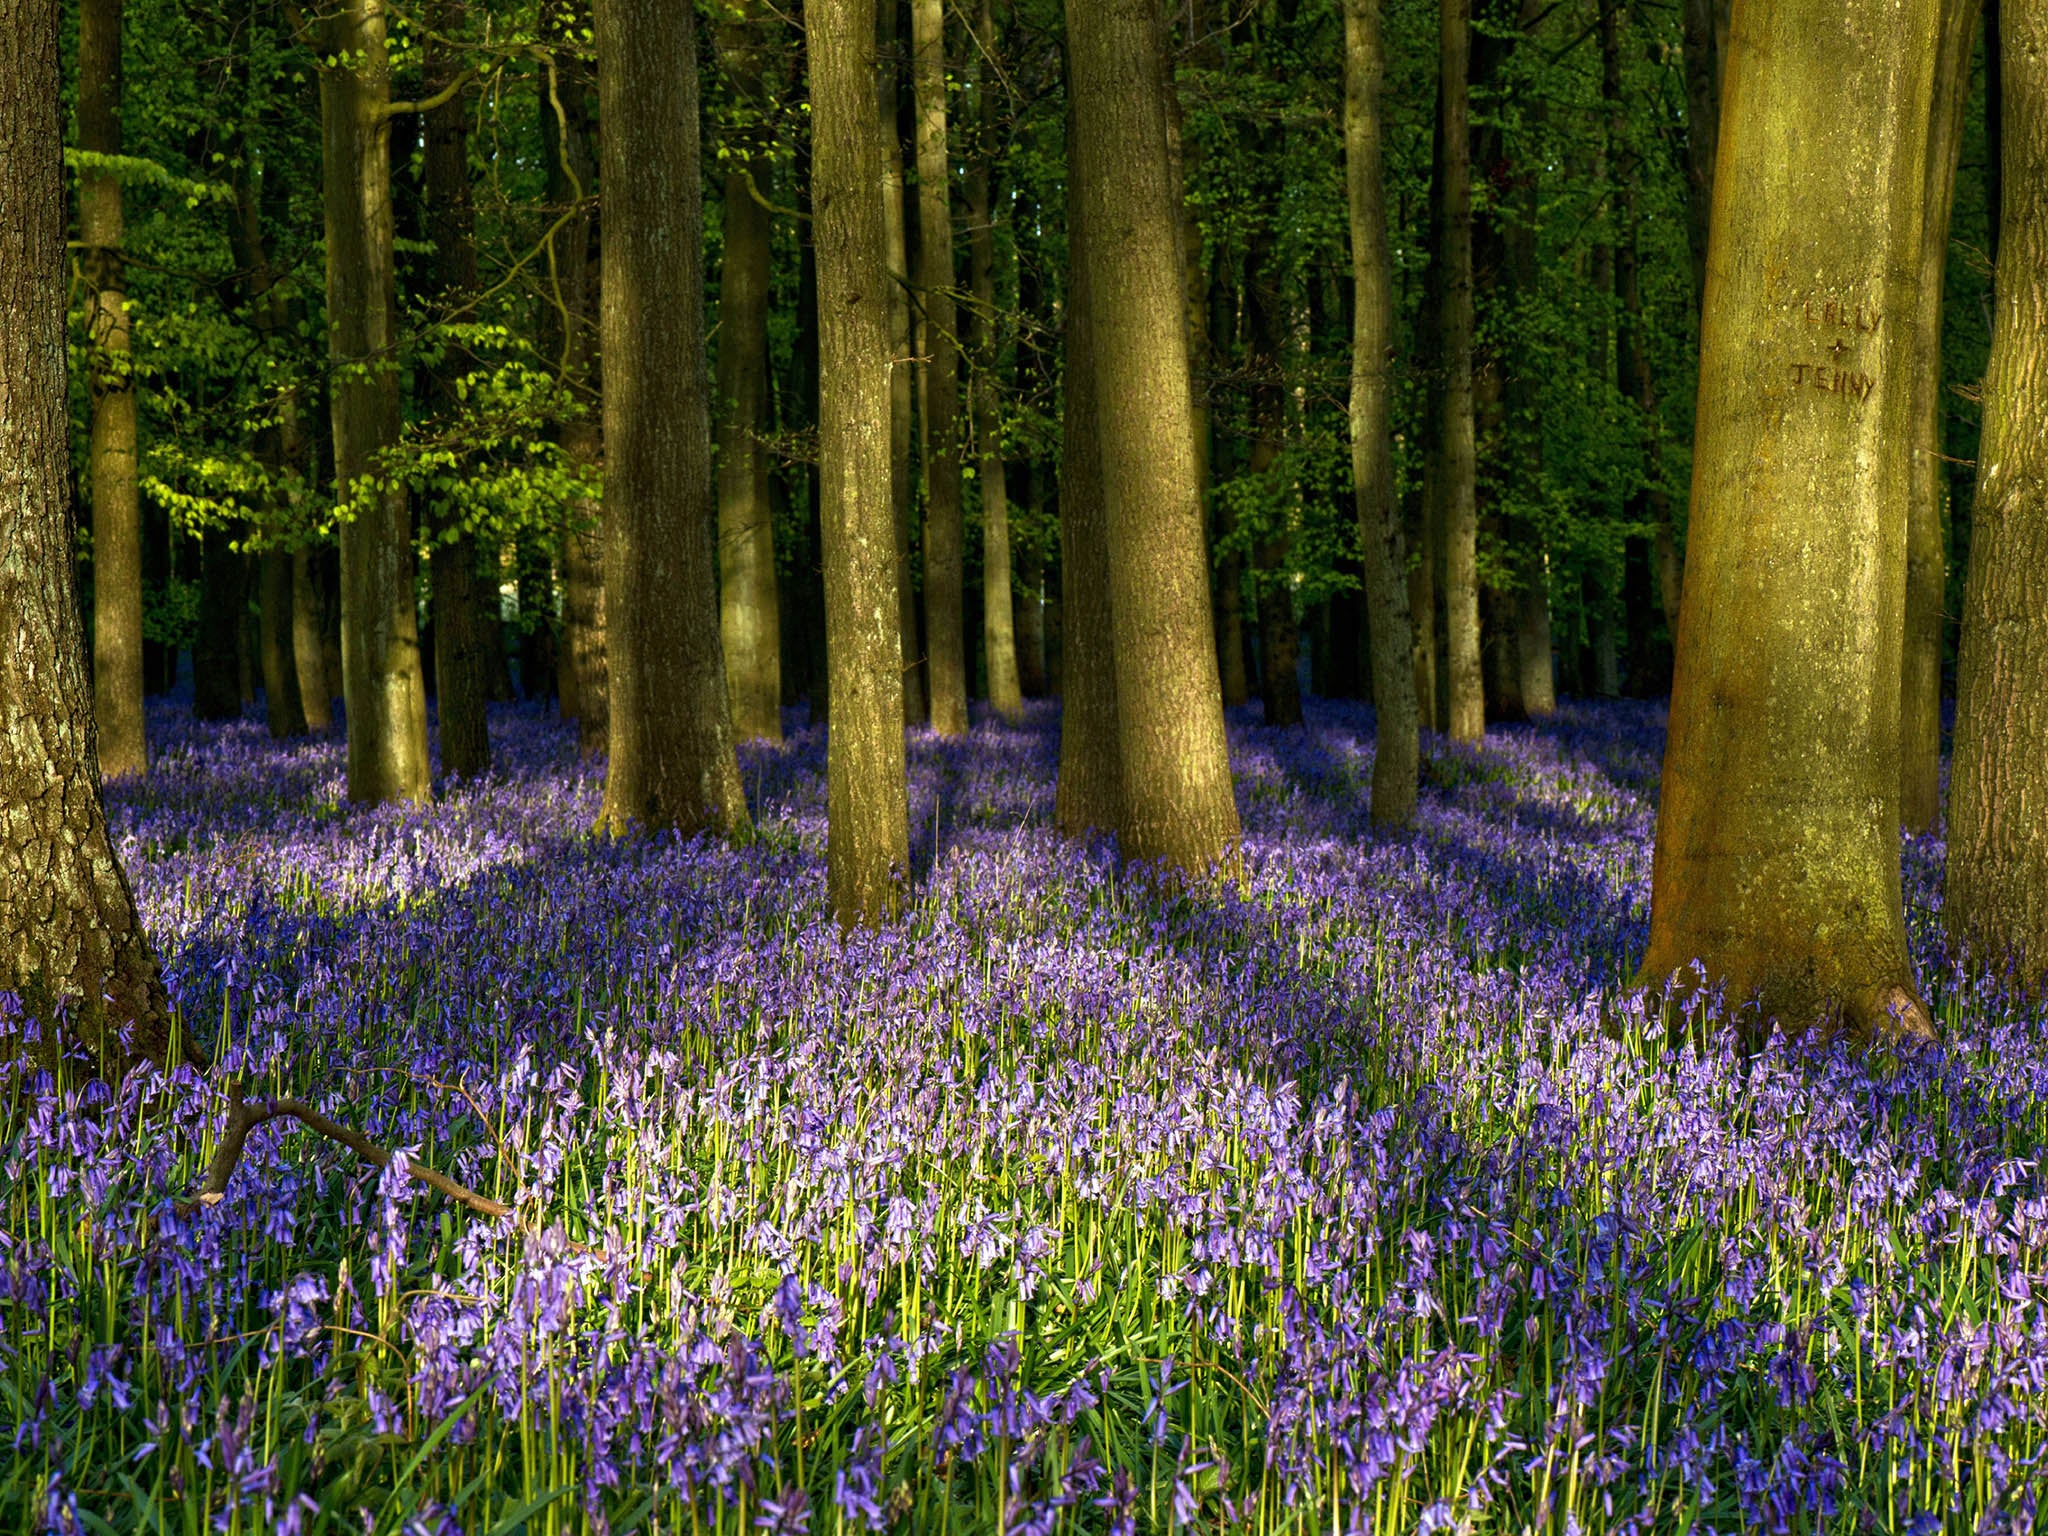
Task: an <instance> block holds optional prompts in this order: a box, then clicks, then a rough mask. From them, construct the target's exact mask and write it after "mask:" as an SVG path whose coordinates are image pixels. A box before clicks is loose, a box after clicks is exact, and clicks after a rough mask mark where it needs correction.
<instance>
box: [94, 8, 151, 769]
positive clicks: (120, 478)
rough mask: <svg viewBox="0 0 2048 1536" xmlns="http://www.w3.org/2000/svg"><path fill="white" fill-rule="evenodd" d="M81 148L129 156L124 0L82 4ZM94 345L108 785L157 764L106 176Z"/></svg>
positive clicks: (100, 661) (99, 195)
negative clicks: (124, 145)
mask: <svg viewBox="0 0 2048 1536" xmlns="http://www.w3.org/2000/svg"><path fill="white" fill-rule="evenodd" d="M78 147H79V148H80V149H82V150H84V151H85V152H86V153H87V154H89V155H118V154H120V153H121V0H82V3H81V4H80V6H79V9H78ZM78 240H79V244H80V246H81V247H82V248H83V250H82V256H83V263H84V268H85V278H86V283H87V290H88V298H87V302H86V322H87V326H86V329H87V334H88V336H89V337H90V338H91V342H92V350H91V352H90V354H89V362H88V374H87V377H88V380H89V382H90V386H91V400H92V426H91V440H90V443H89V446H88V447H87V450H86V458H87V464H88V469H87V475H88V480H89V485H90V495H91V497H92V607H93V630H92V633H93V656H92V659H93V709H94V713H95V714H96V715H97V717H98V724H99V744H100V771H101V772H102V773H104V774H105V775H106V776H107V777H108V778H110V779H113V778H120V777H122V776H123V775H126V774H139V773H141V772H143V771H144V770H145V768H146V767H147V765H148V752H147V743H146V741H145V740H144V735H143V722H142V691H143V690H142V509H141V503H140V500H139V498H138V497H137V495H136V488H135V456H136V410H135V381H134V377H133V375H132V374H131V372H130V370H129V355H128V328H129V309H128V295H127V292H126V288H127V282H126V279H125V278H124V276H123V273H122V261H121V247H122V221H121V182H120V179H119V178H118V177H116V176H114V175H112V174H111V173H108V172H105V171H94V170H92V169H90V168H87V169H84V170H81V171H80V173H79V177H78Z"/></svg>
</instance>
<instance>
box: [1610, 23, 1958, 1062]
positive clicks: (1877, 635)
mask: <svg viewBox="0 0 2048 1536" xmlns="http://www.w3.org/2000/svg"><path fill="white" fill-rule="evenodd" d="M1937 19H1938V18H1937V10H1936V0H1919V3H1917V4H1912V5H1906V6H1893V5H1885V4H1879V3H1877V0H1855V3H1853V4H1851V5H1850V6H1849V7H1848V8H1847V9H1846V10H1845V9H1844V8H1843V6H1842V5H1841V3H1840V0H1742V4H1741V5H1740V6H1739V8H1738V9H1737V11H1736V13H1735V17H1734V22H1733V26H1732V30H1731V33H1730V49H1731V52H1730V55H1729V59H1728V64H1727V70H1726V76H1725V94H1724V97H1723V101H1722V108H1723V113H1722V120H1723V124H1724V129H1723V133H1722V142H1721V151H1722V154H1721V163H1720V165H1719V168H1718V172H1717V181H1716V186H1717V191H1716V195H1715V209H1714V227H1713V234H1712V239H1711V243H1710V249H1709V252H1708V261H1707V302H1706V315H1705V331H1704V337H1703V342H1702V346H1701V358H1700V383H1699V406H1698V414H1697V429H1696V437H1695V442H1694V451H1693V466H1694V467H1693V496H1692V507H1693V513H1692V531H1691V554H1690V559H1689V561H1688V564H1689V566H1690V569H1689V570H1688V572H1687V575H1686V583H1685V598H1684V603H1683V606H1682V610H1681V615H1680V619H1679V633H1678V657H1677V676H1676V682H1675V686H1674V688H1673V693H1672V701H1671V729H1670V738H1669V743H1668V745H1667V747H1666V750H1665V757H1664V771H1663V792H1662V796H1661V799H1660V802H1659V807H1658V817H1657V849H1656V861H1655V870H1654V875H1653V882H1652V896H1651V913H1650V944H1649V953H1648V956H1647V957H1646V959H1645V960H1644V963H1643V973H1642V980H1643V981H1644V982H1645V983H1649V984H1655V983H1660V982H1662V981H1664V980H1666V979H1667V978H1673V977H1678V978H1681V984H1682V985H1686V986H1690V984H1691V982H1690V979H1689V976H1690V968H1691V967H1693V966H1694V965H1695V963H1697V965H1698V966H1699V968H1700V969H1701V970H1702V971H1703V972H1704V975H1705V980H1706V982H1707V983H1708V984H1710V985H1712V984H1725V986H1726V988H1727V993H1728V997H1729V999H1730V1003H1731V1006H1734V1005H1740V1004H1743V1003H1745V1002H1748V1001H1751V1000H1754V1001H1756V1002H1757V1003H1758V1004H1759V1005H1760V1007H1761V1009H1762V1012H1763V1014H1764V1015H1765V1016H1766V1017H1771V1018H1775V1019H1777V1020H1779V1021H1781V1022H1782V1023H1783V1024H1784V1025H1785V1026H1786V1027H1787V1028H1792V1029H1800V1028H1805V1027H1808V1026H1810V1025H1813V1024H1814V1023H1815V1022H1816V1021H1820V1022H1821V1023H1822V1024H1823V1025H1824V1026H1825V1027H1830V1028H1835V1027H1839V1028H1841V1029H1843V1030H1845V1031H1847V1032H1848V1033H1850V1034H1851V1035H1852V1036H1854V1037H1861V1038H1870V1037H1873V1036H1876V1037H1885V1038H1894V1037H1900V1036H1905V1037H1926V1036H1929V1035H1931V1034H1932V1021H1931V1019H1930V1018H1929V1015H1928V1012H1927V1009H1926V1006H1925V1005H1924V1004H1923V1003H1922V1002H1921V1001H1920V998H1919V996H1918V993H1917V991H1916V990H1915V985H1914V980H1913V974H1912V971H1911V969H1910V968H1909V966H1908V964H1907V960H1906V942H1905V927H1904V922H1903V917H1902V912H1901V903H1900V883H1899V760H1898V750H1899V749H1898V741H1899V680H1900V672H1901V667H1902V665H1903V649H1902V636H1903V618H1904V607H1905V596H1906V591H1905V588H1906V502H1907V489H1908V477H1909V473H1910V450H1911V443H1910V433H1909V431H1908V426H1909V412H1910V410H1911V395H1912V391H1911V387H1910V386H1911V370H1912V366H1913V358H1914V356H1915V353H1914V347H1915V344H1916V338H1915V336H1914V329H1915V315H1916V304H1915V289H1916V287H1917V284H1918V277H1919V266H1920V253H1921V238H1922V233H1923V226H1924V218H1923V198H1924V196H1925V191H1926V156H1927V137H1928V132H1927V130H1928V125H1929V122H1930V112H1931V107H1932V97H1933V88H1934V55H1933V50H1932V49H1930V48H1927V47H1926V46H1925V43H1926V40H1927V39H1928V38H1929V37H1931V36H1932V35H1933V29H1934V26H1935V24H1936V21H1937ZM1823 99H1828V100H1843V101H1854V102H1856V103H1858V110H1857V111H1856V112H1855V113H1853V114H1847V115H1841V116H1829V115H1822V116H1816V115H1815V113H1814V112H1813V110H1812V104H1813V103H1814V102H1815V101H1818V100H1823ZM1844 186H1850V187H1855V188H1856V189H1857V196H1855V197H1853V198H1843V197H1840V196H1836V195H1833V193H1834V189H1838V188H1841V187H1844ZM1823 201H1825V202H1826V205H1827V206H1828V208H1829V209H1830V216H1829V217H1828V218H1827V219H1825V220H1816V219H1815V218H1814V217H1813V216H1812V210H1813V209H1814V208H1815V207H1817V206H1820V205H1821V203H1822V202H1823Z"/></svg>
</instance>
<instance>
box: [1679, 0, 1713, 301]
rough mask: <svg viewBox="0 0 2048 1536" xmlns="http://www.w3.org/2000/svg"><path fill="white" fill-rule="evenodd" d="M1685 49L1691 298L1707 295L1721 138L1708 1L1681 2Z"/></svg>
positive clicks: (1687, 208) (1686, 207)
mask: <svg viewBox="0 0 2048 1536" xmlns="http://www.w3.org/2000/svg"><path fill="white" fill-rule="evenodd" d="M1683 4H1684V8H1685V9H1684V19H1683V22H1682V27H1683V33H1682V36H1683V39H1684V48H1685V240H1686V247H1687V249H1688V250H1689V251H1690V252H1691V254H1692V297H1693V303H1694V305H1695V306H1697V305H1698V304H1699V303H1700V302H1701V301H1702V300H1704V299H1705V297H1706V292H1707V224H1708V217H1709V214H1710V213H1711V212H1712V210H1713V206H1714V149H1715V144H1716V141H1717V140H1718V139H1719V138H1720V135H1721V90H1720V81H1719V78H1718V76H1719V72H1720V63H1719V50H1718V48H1717V47H1716V38H1715V30H1714V0H1683Z"/></svg>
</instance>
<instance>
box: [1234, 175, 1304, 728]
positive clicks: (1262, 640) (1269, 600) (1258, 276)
mask: <svg viewBox="0 0 2048 1536" xmlns="http://www.w3.org/2000/svg"><path fill="white" fill-rule="evenodd" d="M1268 153H1271V149H1270V146H1269V147H1268ZM1271 213H1277V209H1274V210H1271ZM1269 216H1270V214H1269ZM1273 256H1274V251H1273V241H1272V236H1271V235H1270V233H1268V232H1266V231H1264V230H1262V231H1260V233H1258V234H1257V235H1255V236H1254V237H1253V238H1252V241H1251V244H1250V248H1249V250H1248V251H1247V252H1246V255H1245V264H1244V310H1245V329H1246V332H1247V339H1248V340H1249V342H1250V347H1249V357H1248V362H1249V365H1250V369H1251V375H1252V379H1251V415H1252V422H1251V428H1252V443H1251V454H1250V458H1249V461H1248V462H1247V464H1246V466H1245V467H1246V469H1247V470H1249V472H1250V473H1251V475H1252V476H1253V477H1254V478H1255V479H1259V480H1264V479H1266V478H1267V477H1270V476H1271V475H1272V474H1273V466H1274V464H1275V463H1277V462H1278V460H1279V458H1280V450H1281V448H1282V446H1283V443H1284V440H1285V437H1286V433H1287V392H1286V371H1285V367H1286V365H1285V364H1284V362H1283V361H1282V359H1281V355H1280V348H1281V327H1282V325H1283V324H1284V323H1285V317H1284V316H1283V315H1282V314H1281V312H1280V294H1279V292H1278V283H1279V274H1278V273H1277V272H1275V271H1274V270H1273V266H1274V263H1273ZM1266 489H1267V490H1268V491H1269V492H1270V490H1271V487H1267V488H1266ZM1277 516H1278V518H1279V521H1278V523H1277V525H1276V526H1269V527H1268V528H1266V529H1263V530H1261V533H1260V537H1259V539H1258V542H1257V543H1256V544H1255V545H1254V546H1253V549H1252V560H1253V565H1254V568H1255V569H1256V571H1257V573H1258V587H1257V591H1258V619H1259V702H1260V706H1261V708H1262V710H1263V714H1264V720H1265V723H1266V724H1267V725H1273V726H1281V725H1299V724H1301V675H1300V666H1299V663H1300V660H1301V626H1300V624H1299V622H1298V621H1297V620H1296V618H1295V613H1294V593H1293V591H1292V589H1291V588H1290V587H1289V586H1288V583H1287V577H1288V571H1289V566H1290V564H1291V561H1292V554H1293V549H1292V546H1293V538H1292V534H1291V532H1290V531H1289V529H1288V527H1287V525H1286V521H1285V518H1286V514H1285V513H1279V514H1277Z"/></svg>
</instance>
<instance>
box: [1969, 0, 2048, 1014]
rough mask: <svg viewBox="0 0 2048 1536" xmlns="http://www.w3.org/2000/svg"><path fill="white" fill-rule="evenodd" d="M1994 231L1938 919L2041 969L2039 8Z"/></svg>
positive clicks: (2022, 27)
mask: <svg viewBox="0 0 2048 1536" xmlns="http://www.w3.org/2000/svg"><path fill="white" fill-rule="evenodd" d="M1999 31H2000V38H1999V42H2000V46H2001V50H2002V57H2001V59H2000V66H2001V72H2002V74H2003V77H2004V79H2003V90H2004V93H2005V125H2004V129H2003V132H2002V134H2001V138H2002V140H2003V142H2002V144H2001V146H2000V148H2001V151H2002V153H2003V155H2004V165H2003V167H2002V173H2001V178H2000V179H2001V182H2002V184H2003V196H2004V209H2003V215H2002V220H2001V222H2002V224H2003V230H2002V232H2001V234H2000V236H1999V246H1998V294H1997V301H1996V303H1997V307H1996V310H1995V311H1994V315H1993V320H1992V330H1991V362H1990V367H1989V368H1988V370H1987V371H1986V373H1985V376H1984V435H1983V439H1982V441H1981V443H1980V445H1979V447H1978V450H1977V453H1978V467H1977V498H1976V517H1975V535H1974V537H1973V538H1972V539H1971V542H1970V575H1969V589H1968V595H1967V597H1966V599H1965V603H1964V610H1963V642H1962V656H1961V658H1960V661H1959V664H1958V666H1957V670H1956V738H1955V759H1954V763H1953V765H1952V768H1951V773H1950V786H1949V813H1948V892H1947V904H1946V911H1947V918H1948V926H1949V932H1950V934H1951V935H1952V936H1953V937H1954V938H1955V939H1956V940H1957V941H1958V942H1960V943H1962V944H1965V945H1969V946H1971V947H1973V948H1974V949H1975V950H1976V951H1977V952H1978V953H1979V954H1980V955H1981V956H1983V957H1985V958H1987V959H1991V960H1994V961H1997V960H2006V959H2011V960H2015V961H2018V962H2019V963H2021V964H2022V965H2024V966H2025V967H2026V973H2027V975H2028V977H2029V979H2030V980H2031V979H2034V978H2038V977H2039V976H2040V975H2041V973H2042V970H2043V968H2044V966H2048V688H2043V686H2042V679H2043V678H2044V677H2048V435H2044V433H2043V432H2042V428H2041V423H2042V421H2043V420H2044V418H2048V9H2044V8H2043V7H2042V6H2041V5H2039V4H2014V3H2010V0H2008V3H2006V4H2005V5H2004V7H2003V14H2002V15H2001V17H2000V28H1999Z"/></svg>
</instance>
